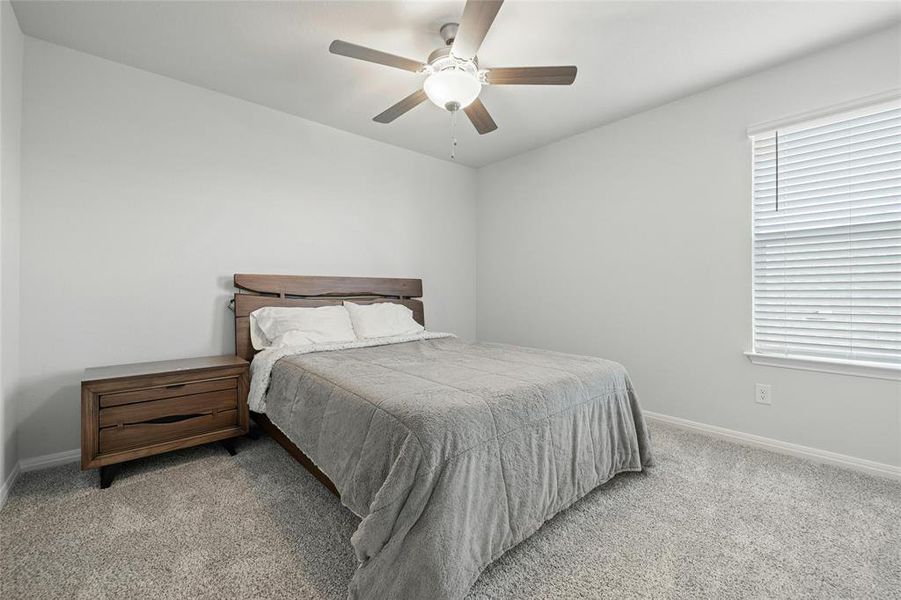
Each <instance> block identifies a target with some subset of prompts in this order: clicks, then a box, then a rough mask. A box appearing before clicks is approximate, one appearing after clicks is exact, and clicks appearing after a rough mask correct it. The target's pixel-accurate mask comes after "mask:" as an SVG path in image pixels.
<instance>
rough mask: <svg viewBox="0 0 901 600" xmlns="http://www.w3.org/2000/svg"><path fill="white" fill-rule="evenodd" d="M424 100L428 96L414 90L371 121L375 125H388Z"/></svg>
mask: <svg viewBox="0 0 901 600" xmlns="http://www.w3.org/2000/svg"><path fill="white" fill-rule="evenodd" d="M426 99H428V96H426V95H425V92H423V91H422V90H416V91H415V92H413V93H412V94H410V95H409V96H407V97H406V98H404V99H403V100H401V101H400V102H398V103H397V104H395V105H394V106H392V107H391V108H389V109H388V110H386V111H384V112H383V113H381V114H378V115H376V116H374V117H373V118H372V120H373V121H375V122H376V123H390V122H391V121H393V120H394V119H396V118H397V117H399V116H401V115H402V114H404V113H405V112H407V111H408V110H411V109H414V108H416V107H417V106H419V105H420V104H422V103H423V102H425V101H426Z"/></svg>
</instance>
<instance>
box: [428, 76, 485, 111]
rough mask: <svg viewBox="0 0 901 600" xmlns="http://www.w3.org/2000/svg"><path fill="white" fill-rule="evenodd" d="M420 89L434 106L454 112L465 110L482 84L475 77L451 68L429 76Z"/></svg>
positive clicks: (477, 95)
mask: <svg viewBox="0 0 901 600" xmlns="http://www.w3.org/2000/svg"><path fill="white" fill-rule="evenodd" d="M422 89H423V91H425V94H426V96H428V97H429V100H431V101H432V102H433V103H435V105H436V106H438V107H440V108H443V109H445V110H448V111H450V112H454V111H456V110H460V109H461V108H466V107H467V106H469V105H470V104H472V102H473V100H475V99H476V98H478V97H479V92H481V91H482V83H481V82H480V81H479V78H478V76H477V75H474V74H472V73H470V72H468V71H464V70H462V69H456V68H451V69H444V70H442V71H437V72H435V73H432V74H431V75H429V76H428V77H427V78H426V80H425V83H424V84H423V85H422Z"/></svg>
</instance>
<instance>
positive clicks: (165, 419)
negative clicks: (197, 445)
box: [144, 413, 207, 424]
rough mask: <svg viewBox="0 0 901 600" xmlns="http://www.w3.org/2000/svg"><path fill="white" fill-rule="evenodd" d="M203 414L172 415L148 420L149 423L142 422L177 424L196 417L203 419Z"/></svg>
mask: <svg viewBox="0 0 901 600" xmlns="http://www.w3.org/2000/svg"><path fill="white" fill-rule="evenodd" d="M205 416H207V415H204V414H203V413H196V414H193V415H172V416H171V417H159V418H157V419H150V420H149V421H144V422H145V423H155V424H156V423H159V424H162V423H178V422H179V421H187V420H188V419H195V418H197V417H205Z"/></svg>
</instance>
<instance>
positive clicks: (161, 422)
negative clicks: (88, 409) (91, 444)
mask: <svg viewBox="0 0 901 600" xmlns="http://www.w3.org/2000/svg"><path fill="white" fill-rule="evenodd" d="M172 419H178V420H172ZM237 424H238V411H237V409H231V410H225V411H219V412H212V413H209V414H201V415H173V416H170V417H161V418H159V419H157V420H155V421H154V422H143V423H134V424H130V425H121V426H114V427H107V428H104V429H101V430H100V452H101V453H105V452H116V451H118V450H126V449H128V448H136V447H141V446H150V445H153V444H158V443H160V442H167V441H170V440H177V439H181V438H185V437H188V436H192V435H197V434H200V433H206V432H210V431H216V430H218V429H227V428H229V427H235V426H236V425H237Z"/></svg>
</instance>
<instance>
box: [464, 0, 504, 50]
mask: <svg viewBox="0 0 901 600" xmlns="http://www.w3.org/2000/svg"><path fill="white" fill-rule="evenodd" d="M503 3H504V0H468V1H467V2H466V6H464V7H463V17H462V18H461V19H460V28H459V29H458V30H457V35H456V37H455V38H454V45H453V46H451V52H452V53H453V55H454V56H456V57H457V58H463V59H470V58H472V57H473V56H475V55H476V53H477V52H478V51H479V46H481V45H482V40H484V39H485V36H486V35H487V34H488V29H490V28H491V24H492V23H494V17H495V16H496V15H497V11H499V10H500V9H501V4H503Z"/></svg>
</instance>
